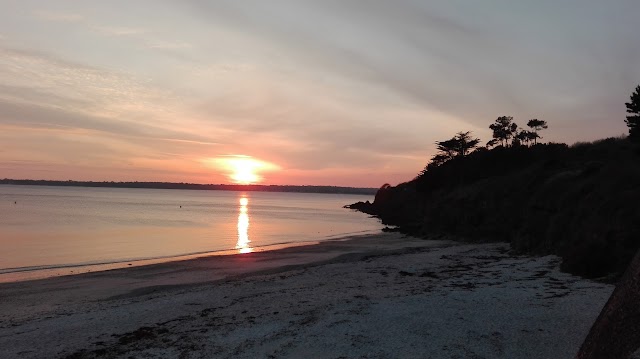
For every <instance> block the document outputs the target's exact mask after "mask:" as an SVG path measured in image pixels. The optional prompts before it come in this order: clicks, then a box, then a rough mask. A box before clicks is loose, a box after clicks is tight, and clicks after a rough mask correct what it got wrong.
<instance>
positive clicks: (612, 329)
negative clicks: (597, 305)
mask: <svg viewBox="0 0 640 359" xmlns="http://www.w3.org/2000/svg"><path fill="white" fill-rule="evenodd" d="M638 303H640V252H638V254H636V256H635V258H634V259H633V261H632V263H631V265H630V266H629V268H628V269H627V271H626V272H625V274H624V276H623V277H622V279H621V280H620V282H619V283H618V285H617V286H616V289H615V290H614V291H613V294H611V297H610V298H609V301H608V302H607V304H606V305H605V306H604V309H602V312H600V315H599V316H598V319H596V322H595V324H594V325H593V327H592V328H591V330H590V331H589V334H588V335H587V338H586V339H585V341H584V343H583V344H582V347H581V348H580V351H579V352H578V354H577V355H576V359H624V358H629V356H630V355H631V354H632V353H634V351H636V350H637V349H638V348H640V326H639V325H638V323H640V305H638Z"/></svg>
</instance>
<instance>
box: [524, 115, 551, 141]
mask: <svg viewBox="0 0 640 359" xmlns="http://www.w3.org/2000/svg"><path fill="white" fill-rule="evenodd" d="M527 126H529V127H530V128H531V129H532V130H533V133H532V134H531V135H530V137H531V138H532V139H533V143H534V144H537V143H538V138H542V137H540V135H539V134H538V131H542V130H544V129H547V128H549V126H548V125H547V121H545V120H538V119H537V118H534V119H532V120H529V122H527Z"/></svg>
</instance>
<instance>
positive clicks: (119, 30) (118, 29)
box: [92, 26, 149, 36]
mask: <svg viewBox="0 0 640 359" xmlns="http://www.w3.org/2000/svg"><path fill="white" fill-rule="evenodd" d="M92 28H93V29H94V30H95V31H97V32H99V33H101V34H104V35H108V36H133V35H140V34H145V33H148V32H149V30H148V29H143V28H139V27H126V26H93V27H92Z"/></svg>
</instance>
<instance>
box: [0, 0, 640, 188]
mask: <svg viewBox="0 0 640 359" xmlns="http://www.w3.org/2000/svg"><path fill="white" fill-rule="evenodd" d="M0 9H1V11H0V178H5V177H6V178H30V179H58V180H66V179H76V180H115V181H131V180H137V181H172V182H196V183H229V182H233V181H234V179H233V178H231V177H230V176H231V175H234V174H235V175H236V176H238V169H237V168H235V172H233V171H234V166H236V164H237V161H244V160H249V161H251V162H249V165H248V166H249V167H247V168H245V170H246V171H249V172H251V171H253V172H252V173H245V174H244V176H245V178H252V177H251V176H253V175H254V174H256V175H258V176H259V177H260V179H261V180H262V181H263V183H267V184H316V185H343V186H367V187H379V186H380V185H381V184H383V183H385V182H389V183H391V184H396V183H398V182H401V181H406V180H409V179H411V178H413V177H414V176H415V175H416V174H417V173H418V172H419V171H420V170H421V169H422V168H423V167H424V165H425V164H426V163H427V161H428V159H429V158H430V156H431V155H433V153H434V147H435V146H434V141H437V140H443V139H447V138H450V137H451V136H453V135H454V134H455V133H456V132H458V131H473V133H474V134H475V135H476V136H478V137H480V138H481V139H482V140H483V143H484V142H486V141H487V140H489V139H490V136H491V134H490V131H489V129H488V126H489V124H490V123H492V122H493V121H494V120H495V119H496V118H497V117H499V116H502V115H511V116H514V117H515V119H516V122H518V123H519V124H520V125H525V124H526V122H527V120H529V119H531V118H538V119H544V120H546V121H548V123H549V125H550V128H549V130H547V131H546V132H543V133H542V135H543V136H544V139H543V141H562V142H568V143H573V142H576V141H588V140H594V139H598V138H603V137H610V136H619V135H622V134H625V133H626V131H627V130H626V126H625V123H624V117H625V106H624V103H625V102H626V101H628V99H629V95H630V94H631V92H632V91H633V90H634V88H635V87H636V85H638V84H639V83H640V41H639V40H638V36H639V35H640V21H638V14H640V2H638V1H637V0H620V1H596V0H572V1H569V0H563V1H557V0H541V1H527V2H524V1H512V0H501V1H498V0H485V1H472V0H467V1H455V0H440V1H426V0H424V1H412V0H404V1H387V0H385V1H382V0H361V1H356V0H322V1H321V0H317V1H310V0H308V1H305V0H271V1H265V0H255V1H250V0H242V1H238V0H229V1H215V0H211V1H205V0H200V1H198V0H182V1H162V0H148V1H65V0H59V1H25V0H15V1H13V0H0ZM243 166H244V165H243ZM245 167H246V166H245Z"/></svg>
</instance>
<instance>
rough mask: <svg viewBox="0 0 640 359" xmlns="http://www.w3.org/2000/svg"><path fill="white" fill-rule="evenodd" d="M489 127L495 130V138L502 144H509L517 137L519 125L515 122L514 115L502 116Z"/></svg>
mask: <svg viewBox="0 0 640 359" xmlns="http://www.w3.org/2000/svg"><path fill="white" fill-rule="evenodd" d="M489 128H490V129H491V130H492V131H493V138H494V139H495V140H496V141H497V142H500V144H501V145H502V146H507V145H508V144H509V140H510V139H512V138H513V137H515V135H516V132H517V130H518V125H517V124H515V123H514V122H513V117H512V116H500V117H498V118H497V119H496V121H495V122H494V123H492V124H491V125H490V126H489Z"/></svg>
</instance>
